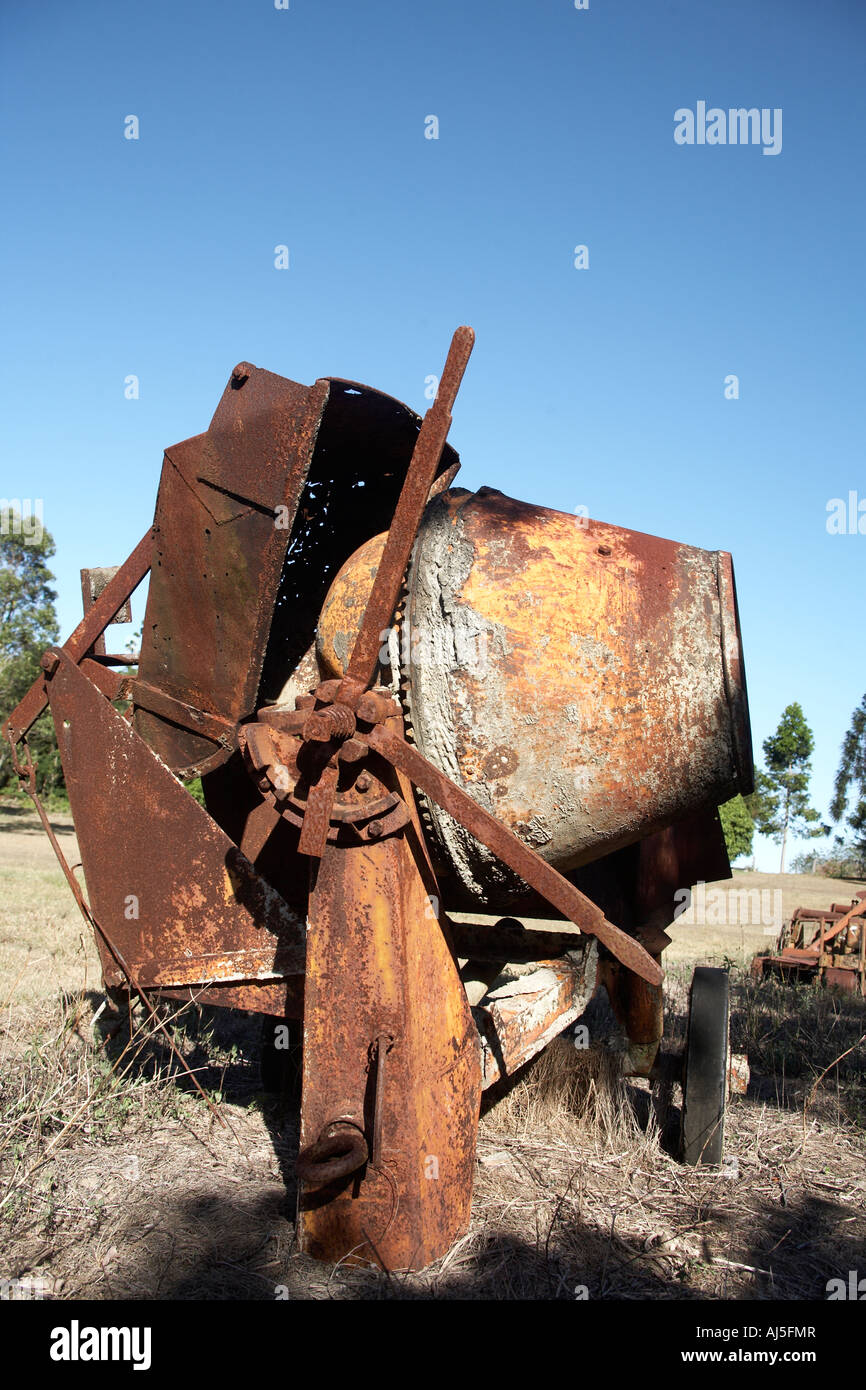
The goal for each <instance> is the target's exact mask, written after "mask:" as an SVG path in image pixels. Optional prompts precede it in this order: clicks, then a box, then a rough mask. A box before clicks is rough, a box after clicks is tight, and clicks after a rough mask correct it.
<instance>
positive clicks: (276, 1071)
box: [259, 1014, 304, 1098]
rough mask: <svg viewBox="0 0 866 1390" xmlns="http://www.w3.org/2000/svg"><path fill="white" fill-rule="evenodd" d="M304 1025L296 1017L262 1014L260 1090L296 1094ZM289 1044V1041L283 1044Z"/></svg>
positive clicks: (299, 1087)
mask: <svg viewBox="0 0 866 1390" xmlns="http://www.w3.org/2000/svg"><path fill="white" fill-rule="evenodd" d="M303 1039H304V1029H303V1024H302V1023H301V1022H300V1020H299V1019H295V1018H272V1017H271V1016H270V1015H269V1014H266V1015H265V1016H264V1017H263V1018H262V1038H261V1051H260V1053H259V1071H260V1074H261V1079H262V1090H264V1091H266V1092H268V1093H269V1094H272V1095H286V1096H289V1097H294V1098H299V1097H300V1094H301V1065H302V1061H301V1059H302V1053H303ZM286 1044H288V1045H286Z"/></svg>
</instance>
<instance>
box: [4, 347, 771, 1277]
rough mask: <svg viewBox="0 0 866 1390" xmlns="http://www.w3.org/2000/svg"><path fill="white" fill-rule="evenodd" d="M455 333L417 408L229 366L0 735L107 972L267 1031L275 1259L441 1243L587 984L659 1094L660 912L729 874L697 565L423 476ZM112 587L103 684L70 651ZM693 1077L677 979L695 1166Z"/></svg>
mask: <svg viewBox="0 0 866 1390" xmlns="http://www.w3.org/2000/svg"><path fill="white" fill-rule="evenodd" d="M473 340H474V335H473V334H472V331H471V330H470V329H467V328H461V329H458V331H457V333H456V334H455V336H454V340H453V342H452V345H451V350H450V353H449V356H448V360H447V363H446V366H445V370H444V373H443V375H442V378H441V382H440V386H439V391H438V395H437V397H436V400H435V401H434V403H433V405H432V407H431V409H430V410H429V411H428V413H427V415H426V417H425V418H424V420H423V423H422V422H421V421H419V419H418V417H416V416H415V415H414V414H413V413H412V412H411V411H409V410H408V409H407V408H406V407H405V406H403V405H401V404H400V403H399V402H397V401H395V400H393V399H391V398H390V397H388V396H385V395H383V394H381V393H380V392H377V391H373V390H371V389H370V388H368V387H365V386H360V385H358V384H356V383H353V382H347V381H342V380H337V379H333V378H327V379H322V380H319V381H317V382H316V383H315V384H314V385H313V386H312V387H305V386H301V385H299V384H297V383H296V382H292V381H288V380H286V379H284V378H282V377H279V376H275V375H273V374H271V373H269V372H266V371H262V370H259V369H258V368H255V367H252V366H250V365H249V364H248V363H241V364H240V365H239V366H238V367H236V368H235V370H234V372H233V373H232V377H231V380H230V381H229V383H228V385H227V387H226V389H225V391H224V393H223V397H222V400H221V401H220V404H219V406H218V408H217V411H216V414H215V415H214V418H213V420H212V422H211V425H210V428H209V429H208V431H207V432H206V433H205V434H202V435H197V436H195V437H194V438H192V439H188V440H186V441H185V442H184V443H182V444H179V445H177V446H175V447H173V448H170V449H169V450H168V451H167V452H166V455H165V462H164V466H163V471H162V478H161V483H160V489H159V496H158V499H157V506H156V514H155V518H154V523H153V527H152V529H151V530H149V531H148V533H147V534H146V535H145V537H144V539H143V540H142V541H141V542H140V544H139V545H138V547H137V548H136V550H135V551H134V552H133V554H132V555H131V556H130V557H129V559H128V560H127V561H126V563H125V564H123V565H122V566H120V568H118V569H117V570H100V571H96V570H93V571H85V572H84V575H83V589H84V593H85V616H84V619H83V621H82V622H81V624H80V625H79V627H78V628H77V629H76V630H75V632H74V633H73V634H72V636H71V637H70V638H69V640H68V641H67V642H66V644H65V645H64V646H63V647H57V648H53V649H51V650H50V651H48V652H46V653H45V655H44V657H43V660H42V676H41V677H40V679H39V680H38V681H37V682H36V683H35V684H34V686H33V687H32V689H31V690H30V692H29V693H28V694H27V696H26V697H25V698H24V700H23V701H22V702H21V704H20V705H19V706H18V708H17V709H16V710H15V711H13V713H12V714H11V715H10V716H9V718H8V719H7V720H6V723H5V725H4V735H5V737H6V738H7V739H8V740H9V741H10V743H11V745H12V749H13V755H14V758H15V764H16V767H17V769H18V771H19V775H20V776H21V778H22V781H23V783H24V785H25V786H26V787H27V788H28V789H29V790H30V791H31V793H32V795H33V796H34V799H35V800H36V804H37V807H38V808H39V809H40V814H42V816H43V823H44V824H45V827H46V829H47V830H48V832H49V834H50V833H51V832H50V826H49V825H48V822H47V818H45V815H44V811H42V809H41V807H40V806H39V801H38V797H36V792H35V779H34V775H33V768H32V763H31V760H30V757H29V753H28V752H27V743H26V734H27V730H28V729H29V727H30V726H31V724H32V723H33V721H34V719H35V718H37V717H38V715H39V713H40V712H41V711H42V710H43V709H44V708H45V705H46V703H47V704H48V705H50V708H51V712H52V715H53V718H54V722H55V726H56V729H57V736H58V742H59V746H60V753H61V757H62V761H63V768H64V774H65V779H66V786H67V788H68V792H69V797H70V802H71V806H72V812H73V816H74V819H75V826H76V830H77V832H78V837H79V844H80V848H81V856H82V864H83V869H84V875H85V880H86V896H85V894H84V893H83V892H82V890H81V888H80V886H79V885H78V882H77V880H76V879H75V877H74V875H73V874H72V873H71V871H70V870H69V867H68V866H67V865H66V863H65V860H64V859H63V856H62V852H61V851H60V849H59V846H58V845H57V843H56V840H54V841H53V842H54V846H55V850H56V852H57V853H58V855H59V857H60V860H61V864H62V865H63V867H64V871H65V872H66V875H67V878H68V880H69V882H70V886H71V888H72V890H73V892H74V893H75V894H76V897H77V899H78V901H79V904H80V906H81V908H82V911H83V912H84V913H85V915H86V916H87V918H88V920H89V921H90V923H91V924H92V926H93V929H94V931H95V934H96V939H97V943H98V945H99V949H100V953H101V958H102V963H103V968H104V977H105V984H106V987H107V989H109V990H110V991H117V992H120V993H122V992H123V991H127V992H134V993H135V994H137V995H138V996H140V997H141V998H142V999H143V1000H144V1001H145V1004H146V1006H147V1007H148V1008H149V1009H152V1001H153V1000H154V999H155V998H157V997H167V998H170V999H193V998H194V999H196V1000H199V1001H204V1002H207V1003H212V1004H217V1005H224V1006H227V1007H230V1008H241V1009H246V1010H254V1011H257V1012H259V1013H261V1014H262V1015H263V1016H265V1017H266V1019H267V1020H269V1021H270V1024H269V1031H268V1034H267V1036H268V1037H270V1039H271V1044H272V1045H271V1048H270V1050H269V1052H266V1054H265V1060H266V1061H267V1059H268V1057H270V1060H271V1062H273V1058H274V1054H275V1049H276V1048H277V1047H278V1045H279V1042H280V1041H285V1040H286V1038H291V1039H293V1040H294V1042H295V1044H296V1045H297V1047H298V1048H299V1049H300V1048H302V1089H301V1149H300V1153H299V1155H298V1158H297V1174H298V1178H299V1212H298V1233H299V1240H300V1244H301V1247H302V1249H304V1250H306V1251H307V1252H309V1253H310V1254H312V1255H314V1256H316V1257H318V1258H320V1259H323V1260H340V1259H350V1260H354V1261H362V1262H372V1263H376V1264H378V1265H380V1266H381V1267H383V1268H386V1269H392V1270H393V1269H419V1268H422V1267H423V1266H425V1265H427V1264H429V1263H430V1262H431V1261H433V1260H434V1259H436V1258H437V1257H438V1256H440V1255H442V1254H443V1253H444V1252H445V1251H446V1250H447V1249H448V1248H449V1246H450V1245H451V1243H452V1242H453V1241H454V1240H455V1239H456V1237H457V1236H458V1235H460V1234H461V1233H462V1232H463V1231H464V1230H465V1229H466V1227H467V1224H468V1221H469V1209H470V1201H471V1193H472V1177H473V1169H474V1156H475V1143H476V1132H477V1124H478V1117H479V1111H480V1104H481V1098H482V1092H483V1090H484V1089H485V1088H487V1087H489V1086H492V1085H494V1083H498V1082H504V1081H506V1080H507V1079H508V1078H510V1077H513V1076H514V1075H515V1073H516V1072H518V1071H519V1069H520V1068H521V1067H522V1066H523V1065H524V1064H525V1063H526V1062H527V1061H528V1060H529V1059H530V1058H532V1057H533V1056H535V1055H536V1054H537V1053H539V1052H540V1051H541V1049H542V1048H544V1047H545V1046H546V1045H547V1043H549V1042H550V1041H551V1040H552V1039H553V1038H555V1037H556V1036H557V1035H559V1034H561V1033H563V1032H564V1031H565V1030H566V1029H568V1028H569V1027H570V1025H572V1024H573V1023H574V1022H575V1021H576V1020H578V1019H579V1018H580V1017H581V1016H582V1015H583V1014H584V1012H585V1010H586V1008H587V1006H588V1004H589V1002H590V1000H592V999H597V998H599V997H601V994H602V992H604V993H606V995H607V1000H608V1003H609V1005H610V1011H611V1012H612V1015H613V1016H614V1017H615V1019H616V1020H617V1023H618V1026H619V1027H620V1029H621V1030H622V1034H623V1035H624V1037H625V1040H626V1043H625V1047H624V1049H623V1051H622V1061H623V1069H624V1071H625V1072H626V1073H627V1074H630V1075H636V1076H644V1077H654V1076H656V1075H658V1069H659V1067H660V1065H661V1054H660V1043H661V1040H662V978H663V972H662V969H661V967H660V964H659V960H660V957H661V953H662V951H663V949H664V947H665V946H666V945H667V944H668V943H669V937H668V936H667V935H666V933H665V930H664V928H665V927H666V926H667V925H668V924H669V923H670V922H671V921H672V920H673V917H674V908H675V904H676V901H677V899H676V898H675V896H674V895H675V893H676V891H677V889H678V888H682V887H683V886H688V885H690V884H692V883H694V882H696V881H697V880H699V879H704V880H715V879H719V878H722V877H726V876H728V874H729V867H728V861H727V855H726V853H725V846H724V839H723V837H722V833H721V828H720V824H719V820H718V815H717V810H716V808H717V806H718V805H719V804H721V803H722V802H724V801H726V800H728V799H729V798H730V797H731V796H733V795H734V794H735V793H737V792H738V791H739V792H748V791H749V790H750V789H751V786H752V759H751V749H750V740H749V723H748V710H747V702H746V690H745V680H744V673H743V666H742V657H741V650H740V637H739V628H738V620H737V609H736V599H735V592H734V580H733V573H732V568H731V560H730V556H729V555H727V554H724V553H710V552H707V551H704V550H698V549H695V548H693V547H690V546H686V545H680V544H676V543H674V542H671V541H665V540H659V539H657V538H655V537H651V536H645V535H641V534H639V533H637V532H634V531H628V530H623V529H621V528H618V527H615V526H610V525H607V524H606V523H602V522H598V521H589V520H584V519H582V518H575V517H574V516H570V515H565V514H563V513H560V512H555V511H549V510H546V509H544V508H541V507H535V506H530V505H528V504H526V503H523V502H519V501H515V500H514V499H512V498H509V497H505V496H504V495H503V494H502V493H499V492H496V491H494V490H492V489H489V488H482V489H481V490H480V491H479V492H477V493H474V494H473V493H468V492H466V491H463V490H459V489H454V488H452V487H451V484H452V482H453V480H454V476H455V474H456V472H457V469H458V467H459V462H458V459H457V456H456V454H455V453H454V451H453V449H452V448H451V447H450V446H449V445H448V444H446V436H447V433H448V428H449V425H450V421H451V409H452V406H453V403H454V399H455V397H456V393H457V389H458V386H459V384H460V381H461V379H462V376H463V372H464V370H465V367H466V363H467V361H468V357H469V353H470V351H471V348H472V343H473ZM148 572H149V573H150V584H149V591H148V598H147V609H146V614H145V618H144V625H143V632H142V643H141V653H140V657H139V658H138V659H137V663H136V664H137V669H135V670H134V673H133V672H130V671H128V670H124V669H123V668H124V666H129V665H131V664H132V663H130V658H128V657H120V656H114V655H111V654H106V651H105V645H104V636H103V634H104V632H105V630H106V628H107V626H108V625H109V624H110V623H111V622H112V621H114V620H115V617H116V615H118V614H121V615H122V616H123V615H124V613H125V611H124V605H125V604H126V602H127V600H128V599H129V596H130V594H131V593H132V592H133V590H134V589H135V588H136V586H137V585H138V584H139V583H140V581H141V580H142V579H143V578H144V577H145V575H146V574H148ZM124 701H125V702H127V703H126V708H125V709H124V710H123V711H121V709H120V708H119V705H120V704H121V703H122V702H124ZM198 775H200V776H201V778H202V786H203V788H204V796H205V801H206V809H205V807H202V806H201V805H199V804H198V803H197V802H196V801H195V800H194V799H193V798H192V797H191V796H190V795H189V794H188V792H187V790H186V788H185V786H184V782H188V781H189V780H190V779H192V778H194V777H196V776H198ZM52 839H53V837H52ZM727 1072H728V996H727V977H726V975H725V974H724V972H722V971H713V970H698V971H696V973H695V980H694V983H693V987H692V998H691V1011H690V1019H689V1034H688V1040H687V1044H686V1049H685V1054H684V1057H683V1059H682V1065H681V1071H680V1072H679V1079H680V1080H681V1082H682V1086H683V1111H682V1130H683V1135H682V1146H683V1156H684V1157H685V1159H686V1160H687V1161H689V1162H693V1163H696V1162H705V1163H718V1162H719V1161H720V1157H721V1144H722V1134H723V1123H724V1106H725V1096H726V1088H727Z"/></svg>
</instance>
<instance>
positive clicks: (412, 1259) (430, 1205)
mask: <svg viewBox="0 0 866 1390" xmlns="http://www.w3.org/2000/svg"><path fill="white" fill-rule="evenodd" d="M416 843H417V842H416ZM436 896H437V893H436V888H435V883H432V882H431V880H430V878H429V871H428V870H427V868H426V865H424V863H423V860H420V859H419V857H418V853H417V849H416V850H413V848H412V845H411V842H410V840H409V839H408V838H407V835H406V833H405V831H403V832H399V833H398V834H396V835H394V836H390V837H388V838H385V839H383V840H380V841H379V842H378V843H374V844H370V845H367V846H357V847H345V848H338V847H335V846H331V845H329V846H328V847H327V849H326V850H325V853H324V855H323V857H322V859H321V861H320V863H319V864H318V867H317V870H316V876H315V884H314V887H313V889H312V891H311V894H310V905H309V926H308V936H307V973H306V982H305V1002H304V1076H303V1102H302V1112H301V1114H302V1133H301V1145H302V1149H306V1148H308V1147H309V1146H310V1145H312V1144H314V1143H315V1142H316V1141H317V1140H318V1139H319V1138H320V1136H321V1135H322V1134H323V1132H325V1131H326V1130H327V1129H328V1127H329V1126H332V1125H334V1124H337V1123H338V1122H342V1123H346V1124H351V1125H354V1126H355V1127H356V1128H357V1129H358V1130H359V1131H360V1132H361V1133H363V1134H365V1135H366V1136H367V1143H368V1146H369V1149H370V1152H371V1159H370V1161H369V1162H368V1163H367V1164H366V1165H365V1166H364V1167H363V1168H362V1169H360V1171H358V1172H356V1173H355V1174H354V1175H353V1176H350V1177H347V1178H345V1179H343V1181H342V1182H337V1183H332V1184H330V1185H326V1186H324V1187H323V1186H320V1185H318V1184H316V1185H315V1186H309V1185H307V1184H304V1188H303V1192H302V1196H301V1200H300V1211H299V1224H300V1234H301V1241H302V1247H303V1249H304V1250H306V1251H307V1253H309V1254H311V1255H314V1256H316V1257H317V1258H319V1259H326V1260H342V1259H348V1260H350V1261H360V1262H368V1263H375V1264H378V1265H380V1266H382V1267H383V1268H386V1269H390V1270H394V1269H419V1268H422V1267H423V1266H424V1265H426V1264H429V1263H430V1262H431V1261H432V1260H434V1259H437V1258H438V1257H439V1256H441V1255H443V1254H444V1253H445V1252H446V1250H447V1249H448V1248H449V1246H450V1245H451V1244H452V1242H453V1241H454V1240H455V1239H456V1238H457V1237H458V1236H459V1235H460V1234H461V1233H462V1232H463V1231H464V1230H465V1229H466V1226H467V1224H468V1221H469V1207H470V1200H471V1194H472V1176H473V1164H474V1152H475V1134H476V1126H477V1120H478V1113H479V1106H480V1095H481V1072H480V1062H479V1048H478V1038H477V1033H476V1030H475V1027H474V1024H473V1021H472V1016H471V1014H470V1011H469V1007H468V1005H467V1002H466V997H465V994H464V991H463V988H462V985H461V983H460V980H459V977H458V974H457V969H456V965H455V963H454V961H453V958H452V956H451V953H450V951H449V949H448V946H447V944H446V941H445V938H444V936H443V933H442V930H441V928H440V926H439V924H438V922H437V918H436V912H435V910H434V906H433V900H434V899H435V898H436ZM380 1049H384V1053H385V1072H384V1083H383V1077H382V1070H381V1067H380V1065H379V1052H380ZM377 1117H378V1122H377ZM377 1131H378V1133H377ZM398 1214H399V1219H398Z"/></svg>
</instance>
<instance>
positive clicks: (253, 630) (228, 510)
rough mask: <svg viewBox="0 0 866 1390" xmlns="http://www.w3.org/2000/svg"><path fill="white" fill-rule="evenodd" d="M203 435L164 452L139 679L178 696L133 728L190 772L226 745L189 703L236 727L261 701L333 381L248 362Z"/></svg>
mask: <svg viewBox="0 0 866 1390" xmlns="http://www.w3.org/2000/svg"><path fill="white" fill-rule="evenodd" d="M241 365H242V367H243V371H240V372H239V371H238V370H237V369H236V371H235V373H234V374H233V376H232V379H231V381H230V382H229V384H228V386H227V387H226V389H225V391H224V393H223V396H222V399H221V401H220V404H219V406H218V407H217V410H216V413H215V414H214V417H213V420H212V421H211V424H210V428H209V429H208V431H207V433H206V434H201V435H197V436H196V437H195V438H193V439H187V440H185V441H184V442H183V443H181V444H177V445H174V446H172V447H171V448H170V449H168V450H166V455H165V463H164V465H163V471H162V479H161V482H160V489H159V497H158V499H157V506H156V515H155V518H154V559H153V573H152V574H151V580H150V588H149V591H148V599H147V611H146V613H145V619H144V627H143V630H142V639H141V662H140V666H139V678H140V680H141V681H142V682H143V683H144V685H145V686H146V687H150V688H152V689H156V690H157V691H160V692H162V694H163V695H164V696H167V697H169V698H171V699H173V700H174V701H177V702H179V705H178V706H177V707H176V709H175V713H174V715H173V716H172V715H165V714H164V713H162V712H161V711H160V710H159V709H153V708H152V707H151V706H152V705H153V704H154V699H153V697H152V696H151V697H150V698H145V699H144V700H143V702H142V704H141V706H140V707H139V708H137V709H136V712H135V717H134V722H135V727H136V729H137V731H138V732H139V733H140V734H141V736H142V737H143V738H144V739H145V741H146V742H147V743H148V744H149V745H150V747H151V748H153V750H154V751H155V752H156V753H157V754H158V755H159V756H160V757H161V758H162V760H163V761H164V762H165V763H167V764H168V766H169V767H172V768H174V769H176V770H177V771H178V772H181V773H182V774H183V775H185V776H194V775H195V774H196V773H197V772H201V771H203V770H205V769H207V770H212V769H213V767H214V766H215V765H218V764H219V762H220V761H225V759H226V758H227V757H228V755H229V752H230V748H225V747H222V748H221V747H220V745H219V743H218V741H217V740H216V739H215V738H213V737H212V732H213V731H212V728H211V727H208V726H206V725H205V724H204V722H203V721H202V720H201V719H199V720H195V721H193V722H192V726H187V727H183V726H182V725H181V724H180V723H179V722H173V721H177V720H179V719H181V720H182V718H183V715H182V713H181V714H180V715H179V714H178V713H177V709H178V708H180V707H183V706H188V707H192V709H194V710H195V711H198V712H200V714H201V716H215V717H216V718H217V719H218V720H220V721H225V722H228V723H229V724H230V725H234V724H235V723H237V721H238V720H240V719H242V718H245V717H248V716H249V715H251V714H252V712H253V711H254V709H255V707H256V703H257V696H258V691H259V682H260V678H261V674H262V668H263V664H264V659H265V650H266V647H267V642H268V637H269V635H270V631H271V623H272V620H273V616H274V608H275V604H276V597H277V588H278V585H279V581H280V574H281V572H282V568H283V561H284V558H285V553H286V547H287V544H288V541H289V536H290V534H291V529H292V526H293V524H294V521H295V516H296V512H297V508H298V503H299V501H300V498H301V493H302V490H303V486H304V482H305V480H306V477H307V473H308V470H309V467H310V460H311V458H312V454H313V447H314V445H315V441H316V435H317V431H318V428H319V423H320V421H321V417H322V411H323V409H324V406H325V402H326V400H327V395H328V388H327V383H326V382H324V381H321V382H317V383H316V385H315V386H313V387H310V388H307V387H304V386H300V385H298V384H297V383H296V382H292V381H287V380H286V379H285V378H283V377H279V376H275V375H274V374H273V373H272V372H265V371H260V370H259V369H258V368H255V367H251V366H249V364H241Z"/></svg>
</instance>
